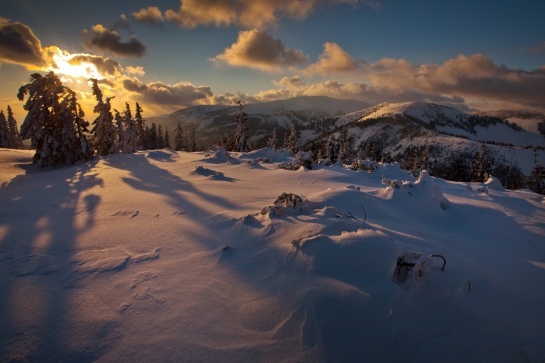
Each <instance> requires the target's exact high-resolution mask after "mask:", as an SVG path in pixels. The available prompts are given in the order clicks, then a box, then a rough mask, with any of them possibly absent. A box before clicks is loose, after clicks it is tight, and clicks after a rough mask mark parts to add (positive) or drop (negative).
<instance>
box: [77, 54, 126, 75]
mask: <svg viewBox="0 0 545 363" xmlns="http://www.w3.org/2000/svg"><path fill="white" fill-rule="evenodd" d="M68 62H69V63H70V64H72V65H81V64H85V63H88V64H93V65H94V66H95V67H96V68H97V71H98V72H99V73H100V74H102V75H112V76H113V75H115V74H116V73H117V72H118V71H119V70H121V65H120V64H119V63H118V62H116V61H114V60H112V59H110V58H104V57H101V56H98V55H92V54H72V55H70V56H69V59H68Z"/></svg>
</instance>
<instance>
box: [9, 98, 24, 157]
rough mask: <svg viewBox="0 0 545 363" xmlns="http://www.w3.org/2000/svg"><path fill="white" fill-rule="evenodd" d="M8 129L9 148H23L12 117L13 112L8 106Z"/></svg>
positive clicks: (15, 122)
mask: <svg viewBox="0 0 545 363" xmlns="http://www.w3.org/2000/svg"><path fill="white" fill-rule="evenodd" d="M7 121H8V129H9V138H10V141H11V147H12V148H13V149H21V148H22V147H23V142H22V141H21V136H20V134H19V129H18V128H17V121H16V120H15V117H13V111H12V109H11V107H10V106H9V105H8V119H7Z"/></svg>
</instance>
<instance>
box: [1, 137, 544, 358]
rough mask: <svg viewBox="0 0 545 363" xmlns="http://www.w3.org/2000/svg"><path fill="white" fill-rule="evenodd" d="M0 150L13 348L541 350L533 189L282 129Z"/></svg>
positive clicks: (27, 353) (540, 205)
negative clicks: (303, 141)
mask: <svg viewBox="0 0 545 363" xmlns="http://www.w3.org/2000/svg"><path fill="white" fill-rule="evenodd" d="M0 157H1V158H2V159H1V161H2V162H1V163H0V175H1V176H2V180H1V181H2V185H1V186H0V361H2V362H19V361H20V362H95V361H96V362H114V361H115V362H121V361H135V362H151V361H157V362H160V361H161V362H163V361H164V362H172V361H176V362H219V361H221V362H543V361H544V360H545V330H544V326H545V310H544V309H543V306H545V289H544V288H543V287H544V286H545V198H544V197H543V196H540V195H538V194H535V193H533V192H530V191H527V190H519V191H508V190H504V189H503V188H502V187H501V185H500V184H499V182H498V181H497V180H496V179H494V178H491V179H489V180H488V181H487V182H486V183H456V182H448V181H445V180H441V179H436V178H433V177H431V176H430V175H429V174H428V173H427V172H426V171H425V170H424V171H422V172H421V173H420V175H419V176H416V177H414V176H412V175H410V174H409V173H408V172H406V171H403V170H401V169H400V168H399V165H397V164H383V163H374V164H373V167H372V168H365V170H352V169H349V168H345V167H342V166H341V165H332V166H323V165H312V170H309V169H308V168H305V167H304V166H301V167H299V168H297V169H296V170H286V169H282V168H279V165H280V164H282V163H293V162H295V157H292V156H290V155H289V153H287V152H282V151H279V152H275V151H273V150H271V149H262V150H257V151H254V152H252V153H248V154H238V153H226V152H225V150H223V149H221V148H218V149H214V150H211V151H209V152H206V153H185V152H174V151H172V150H168V149H165V150H155V151H149V152H148V151H145V152H138V153H136V154H132V155H109V156H107V157H103V158H98V159H95V160H93V161H91V162H89V163H80V164H76V165H74V166H71V167H63V168H57V169H37V168H34V167H33V166H32V165H30V160H31V158H32V152H25V151H21V150H7V151H5V150H2V153H1V154H0ZM438 255H440V256H441V257H438ZM443 258H444V259H445V262H446V264H445V263H444V261H443Z"/></svg>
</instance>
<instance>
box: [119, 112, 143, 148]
mask: <svg viewBox="0 0 545 363" xmlns="http://www.w3.org/2000/svg"><path fill="white" fill-rule="evenodd" d="M138 107H139V106H138ZM123 124H124V125H125V141H124V143H123V146H124V149H123V153H124V154H132V153H133V152H135V151H136V150H137V149H138V147H139V145H140V138H139V136H138V126H137V123H136V121H135V120H134V119H133V118H132V113H131V107H130V106H129V104H128V103H125V111H123Z"/></svg>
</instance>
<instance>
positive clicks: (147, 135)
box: [0, 71, 171, 167]
mask: <svg viewBox="0 0 545 363" xmlns="http://www.w3.org/2000/svg"><path fill="white" fill-rule="evenodd" d="M89 82H90V84H91V88H92V91H93V95H94V96H95V99H96V102H97V103H96V105H95V107H94V109H93V112H94V113H96V114H97V117H96V119H95V120H94V121H93V122H92V123H91V124H90V123H89V122H88V121H86V120H85V118H84V117H85V113H84V112H83V110H82V108H81V105H80V104H79V103H78V101H77V98H76V92H74V91H73V90H72V89H70V88H69V87H66V86H64V85H63V84H62V82H61V80H60V79H59V77H58V76H57V75H55V73H54V72H52V71H51V72H49V73H48V74H46V75H41V74H39V73H34V74H32V75H31V76H30V80H29V83H27V84H25V85H24V86H21V87H20V88H19V92H18V94H17V98H18V99H19V100H20V101H24V100H25V99H26V102H25V104H24V106H23V108H24V109H25V111H28V113H27V115H26V117H25V119H24V121H23V123H22V124H21V129H20V131H18V130H17V122H16V121H15V119H14V118H13V113H12V112H11V108H10V107H9V106H8V118H7V119H6V118H5V117H4V114H3V112H2V111H0V142H1V144H0V147H6V148H21V147H22V141H23V140H28V139H30V143H31V147H32V148H34V149H36V153H35V154H34V156H33V158H32V162H33V163H34V164H36V165H38V166H42V167H46V166H55V165H59V164H68V165H70V164H74V163H76V162H78V161H82V160H83V161H86V160H90V159H92V158H93V157H94V156H95V155H98V156H104V155H109V154H114V153H125V154H127V153H133V152H135V151H136V150H151V149H161V148H164V147H170V144H171V143H170V135H169V133H168V129H167V130H165V131H164V132H163V130H162V127H161V125H159V127H157V126H156V125H155V123H153V124H152V125H151V127H149V126H148V125H146V122H145V120H144V118H143V116H142V113H143V109H142V107H140V105H139V104H138V102H137V103H136V107H135V113H134V117H133V115H132V111H131V108H130V105H129V103H125V109H124V110H123V111H122V112H119V111H118V110H116V109H113V110H112V105H111V101H112V99H113V98H114V97H105V96H104V94H103V93H102V90H101V89H100V87H99V81H98V80H96V79H90V80H89Z"/></svg>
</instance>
